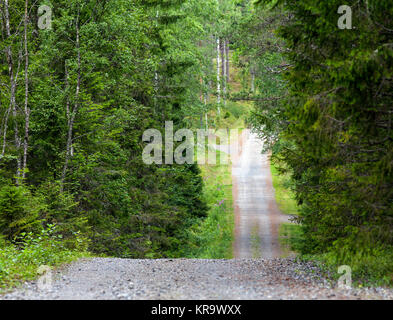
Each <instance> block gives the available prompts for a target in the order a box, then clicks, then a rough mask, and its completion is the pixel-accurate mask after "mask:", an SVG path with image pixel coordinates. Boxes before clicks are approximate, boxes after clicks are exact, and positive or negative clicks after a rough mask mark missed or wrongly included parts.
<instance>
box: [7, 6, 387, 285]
mask: <svg viewBox="0 0 393 320" xmlns="http://www.w3.org/2000/svg"><path fill="white" fill-rule="evenodd" d="M343 4H344V3H342V1H338V0H330V1H325V0H305V1H296V0H259V1H251V0H203V1H201V0H116V1H115V0H56V1H50V0H42V1H38V0H1V1H0V19H1V21H0V25H1V40H0V252H1V253H2V255H3V256H4V257H6V258H5V259H2V258H0V285H4V283H7V281H9V277H10V276H9V274H10V272H11V271H10V268H11V267H10V265H9V263H10V261H11V260H12V259H14V258H15V259H16V260H18V259H19V260H18V261H19V262H18V263H20V264H23V263H26V264H29V263H30V264H37V265H40V264H53V265H55V264H57V263H61V262H64V261H69V260H72V259H74V258H75V257H79V256H86V255H88V256H91V255H93V256H114V257H121V258H149V259H152V258H153V259H155V258H182V257H195V258H200V257H213V258H226V257H227V255H226V254H223V255H221V256H217V255H215V254H212V255H210V256H209V255H208V256H206V252H205V253H203V254H202V253H201V252H202V251H203V250H202V251H201V250H200V247H201V246H202V247H203V245H204V243H205V242H204V241H205V240H204V237H208V233H209V232H213V231H212V230H216V229H217V226H216V225H214V226H213V227H212V225H211V224H217V221H216V222H214V221H215V220H214V219H213V220H211V219H212V215H213V214H214V215H217V212H216V210H219V209H216V207H213V205H212V201H213V200H212V199H211V198H209V197H213V196H212V194H213V192H221V191H217V190H219V189H217V188H216V187H214V188H212V187H211V188H210V189H209V186H207V185H206V181H205V178H204V177H203V172H204V171H206V170H211V169H206V168H201V167H200V166H198V165H197V164H161V165H158V164H153V165H147V164H145V163H144V162H143V161H142V152H143V149H144V147H145V146H146V142H144V141H143V139H142V136H143V133H144V132H145V131H146V130H148V129H157V130H159V131H160V132H162V133H163V135H164V134H165V122H167V121H172V122H173V124H174V129H175V131H176V130H178V129H182V128H187V129H199V128H202V129H204V128H214V129H219V128H228V127H233V126H235V125H234V124H235V123H236V121H240V120H241V121H242V119H243V118H244V119H245V120H244V122H245V123H244V126H247V127H249V128H252V129H253V130H254V132H257V133H258V135H259V136H260V137H261V139H263V140H264V141H265V147H266V150H265V151H266V152H271V159H272V162H273V163H274V164H275V165H276V166H277V168H279V169H278V170H279V172H280V173H281V174H287V175H289V176H290V188H291V190H292V192H293V193H294V195H295V199H296V202H297V206H298V215H297V216H296V222H297V224H298V226H299V232H298V233H296V236H297V238H296V239H294V240H293V249H294V250H296V251H297V252H298V253H299V254H300V255H301V256H303V257H305V258H310V257H311V258H312V259H317V260H320V261H322V262H324V263H327V264H328V265H334V266H337V265H342V264H348V265H351V266H353V268H354V272H355V275H356V276H359V277H367V278H368V279H375V280H376V281H380V282H383V283H385V284H386V283H390V284H392V283H393V131H392V120H393V94H392V92H393V90H392V88H393V3H391V2H390V1H380V0H365V1H355V0H347V1H346V4H347V5H348V6H349V7H350V8H352V21H346V23H347V24H348V23H349V22H351V26H350V28H349V27H348V28H346V29H341V28H339V26H338V25H337V23H338V20H339V19H340V17H341V16H342V15H343V14H342V12H341V14H339V13H338V8H339V7H340V6H341V5H343ZM230 63H231V65H230ZM234 68H236V70H237V71H236V72H237V76H238V83H237V84H238V86H239V88H234V86H233V85H232V86H231V83H232V84H233V79H231V78H232V77H234V75H233V74H232V71H233V70H234ZM239 101H240V102H241V103H242V107H240V104H239ZM249 109H250V110H249ZM239 119H240V120H239ZM209 174H210V175H211V174H212V173H211V172H209ZM213 189H214V190H213ZM216 189H217V190H216ZM219 197H221V198H222V197H225V195H224V193H222V194H221V193H220V195H219ZM214 201H216V199H214ZM226 206H228V207H229V206H231V204H230V203H227V204H226ZM209 219H210V220H209ZM217 219H218V218H217ZM206 221H208V223H207V222H206ZM220 223H221V224H222V223H223V222H220ZM228 223H229V222H228ZM226 227H227V228H229V229H228V230H227V231H226V232H227V233H226V235H225V237H227V238H226V239H227V240H226V241H230V239H231V236H230V234H231V232H232V231H231V229H230V228H231V223H229V224H228V226H226ZM209 228H210V229H209ZM209 241H210V240H209ZM211 241H215V240H214V239H213V240H211ZM32 248H33V249H32ZM27 249H29V250H27ZM209 250H210V249H209ZM225 250H226V249H225ZM225 250H224V251H225ZM7 257H8V258H7ZM20 259H25V260H23V261H26V262H23V263H22V260H20ZM16 260H15V261H16ZM7 270H8V271H7Z"/></svg>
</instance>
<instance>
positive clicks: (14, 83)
mask: <svg viewBox="0 0 393 320" xmlns="http://www.w3.org/2000/svg"><path fill="white" fill-rule="evenodd" d="M8 8H9V7H8V0H4V18H5V29H6V34H7V39H8V40H10V39H11V28H10V16H9V10H8ZM5 51H6V57H7V63H8V72H9V77H10V111H12V116H13V117H14V119H15V129H14V133H15V148H16V152H17V160H16V161H17V170H16V184H17V185H19V178H20V172H21V158H20V154H19V150H20V146H21V141H20V137H19V129H18V123H17V121H16V118H17V110H16V86H17V80H18V73H19V67H20V61H21V58H22V57H21V56H22V54H21V53H20V54H19V59H18V67H17V70H16V72H15V74H14V60H13V57H12V48H11V44H9V45H8V47H7V48H6V49H5ZM7 121H8V119H7ZM5 135H6V132H5ZM4 137H5V136H4ZM5 142H6V141H5V139H4V145H3V149H5Z"/></svg>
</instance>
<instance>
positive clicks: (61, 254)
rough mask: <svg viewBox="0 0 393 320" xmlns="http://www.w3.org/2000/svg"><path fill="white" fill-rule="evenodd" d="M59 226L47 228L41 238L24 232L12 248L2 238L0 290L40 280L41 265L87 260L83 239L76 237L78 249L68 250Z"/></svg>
mask: <svg viewBox="0 0 393 320" xmlns="http://www.w3.org/2000/svg"><path fill="white" fill-rule="evenodd" d="M56 229H57V228H56V226H54V225H48V227H47V228H46V229H43V230H42V231H41V232H40V233H39V234H38V235H34V234H33V233H32V232H29V233H26V232H22V233H20V234H19V236H18V238H17V239H16V242H15V243H14V244H11V243H10V242H7V241H5V240H4V239H1V238H0V288H8V287H12V286H15V285H16V284H18V283H20V282H22V281H25V280H32V279H34V278H35V277H36V276H37V269H38V268H39V267H40V266H42V265H47V266H52V267H54V266H58V265H60V264H63V263H69V262H71V261H73V260H75V259H77V258H80V257H83V256H88V254H87V253H86V252H83V251H82V252H80V251H78V250H80V249H81V248H86V244H85V243H83V242H84V239H83V237H79V235H78V234H76V235H75V242H76V243H79V244H80V246H79V248H77V249H75V250H69V249H67V248H66V247H65V246H64V244H63V239H62V236H61V235H58V234H57V235H56V233H57V230H56Z"/></svg>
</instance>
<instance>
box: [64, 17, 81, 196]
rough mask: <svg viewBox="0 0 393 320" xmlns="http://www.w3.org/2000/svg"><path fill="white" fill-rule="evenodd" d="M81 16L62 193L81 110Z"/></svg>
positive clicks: (77, 32)
mask: <svg viewBox="0 0 393 320" xmlns="http://www.w3.org/2000/svg"><path fill="white" fill-rule="evenodd" d="M79 15H80V13H79V10H78V16H77V19H76V42H75V45H76V49H77V63H78V67H77V83H76V91H75V105H74V109H73V110H72V113H71V114H70V118H69V121H68V135H67V146H66V157H65V161H64V167H63V173H62V175H61V187H60V190H61V191H63V188H64V181H65V177H66V174H67V170H68V162H69V160H70V157H71V156H72V154H73V152H72V138H73V129H74V122H75V116H76V114H77V112H78V109H79V92H80V86H81V53H80V40H79ZM66 76H67V78H68V75H66ZM67 81H68V80H67ZM67 104H68V103H67Z"/></svg>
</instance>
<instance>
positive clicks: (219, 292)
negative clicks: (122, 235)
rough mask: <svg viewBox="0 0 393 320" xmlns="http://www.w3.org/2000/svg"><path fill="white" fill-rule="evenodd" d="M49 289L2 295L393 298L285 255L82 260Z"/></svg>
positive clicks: (57, 274) (33, 285) (33, 287)
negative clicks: (345, 285) (336, 280)
mask: <svg viewBox="0 0 393 320" xmlns="http://www.w3.org/2000/svg"><path fill="white" fill-rule="evenodd" d="M53 278H54V280H53V283H52V287H51V289H49V290H39V289H38V286H37V282H29V283H26V284H24V285H23V286H22V287H21V288H19V289H17V290H15V291H13V292H11V293H7V294H5V295H3V296H0V299H9V300H15V299H37V300H57V299H61V300H75V299H77V300H86V299H88V300H97V299H98V300H150V299H154V300H173V299H180V300H269V299H274V300H277V299H285V300H288V299H289V300H292V299H351V300H352V299H393V290H391V289H384V288H372V289H370V288H364V289H352V290H339V289H334V288H333V285H335V284H331V283H330V281H328V280H327V279H326V278H324V277H323V276H322V273H321V270H320V269H319V268H318V267H317V266H315V265H314V264H313V263H309V262H298V261H296V260H295V259H293V258H285V259H235V260H195V259H190V260H188V259H166V260H130V259H112V258H93V259H83V260H80V261H78V262H75V263H73V264H71V265H69V266H67V267H65V268H64V270H57V271H54V272H53Z"/></svg>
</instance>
